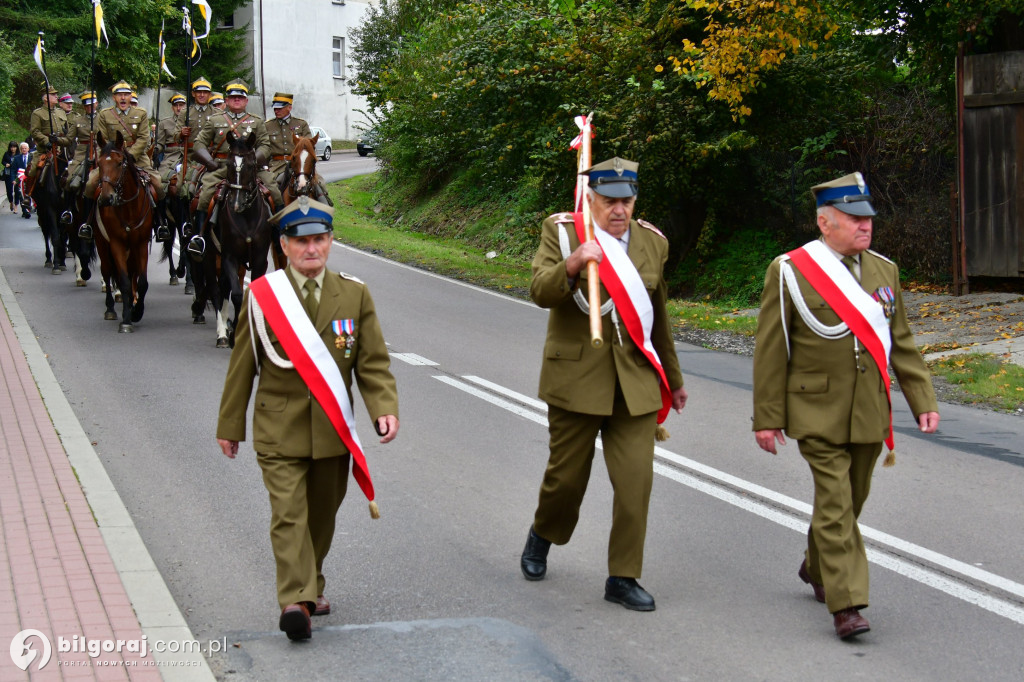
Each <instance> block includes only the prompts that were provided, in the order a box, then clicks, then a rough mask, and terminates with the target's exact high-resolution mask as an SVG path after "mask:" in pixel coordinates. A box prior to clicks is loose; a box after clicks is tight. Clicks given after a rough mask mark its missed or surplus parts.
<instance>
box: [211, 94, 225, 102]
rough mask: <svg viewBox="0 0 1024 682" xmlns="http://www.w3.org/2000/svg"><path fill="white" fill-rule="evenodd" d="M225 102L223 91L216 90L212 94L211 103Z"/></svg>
mask: <svg viewBox="0 0 1024 682" xmlns="http://www.w3.org/2000/svg"><path fill="white" fill-rule="evenodd" d="M223 103H224V93H222V92H215V93H213V94H212V95H210V104H213V105H217V104H223Z"/></svg>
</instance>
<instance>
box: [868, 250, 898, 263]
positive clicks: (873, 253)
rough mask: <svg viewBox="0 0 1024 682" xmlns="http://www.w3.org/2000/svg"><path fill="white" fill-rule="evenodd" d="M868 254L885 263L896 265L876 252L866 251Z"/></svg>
mask: <svg viewBox="0 0 1024 682" xmlns="http://www.w3.org/2000/svg"><path fill="white" fill-rule="evenodd" d="M868 253H870V254H871V255H872V256H877V257H878V258H881V259H882V260H884V261H885V262H886V263H892V264H893V265H896V263H894V262H893V261H892V260H890V259H888V258H886V257H885V256H883V255H882V254H880V253H878V252H877V251H872V250H871V249H868Z"/></svg>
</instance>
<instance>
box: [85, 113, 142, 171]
mask: <svg viewBox="0 0 1024 682" xmlns="http://www.w3.org/2000/svg"><path fill="white" fill-rule="evenodd" d="M96 123H97V127H98V128H99V131H100V132H101V133H103V139H104V140H105V141H106V142H112V141H114V140H116V139H117V134H118V133H121V136H122V137H123V138H124V144H125V147H126V148H127V149H128V153H129V154H131V155H132V159H134V160H135V165H136V166H138V167H139V168H143V169H145V170H152V168H153V160H152V159H150V158H149V154H147V153H146V150H147V149H148V148H149V114H147V113H146V110H145V109H143V108H141V107H133V106H129V107H128V109H127V110H125V112H124V113H120V110H119V109H118V108H117V107H107V108H106V109H103V110H101V111H100V113H99V115H98V116H97V118H96Z"/></svg>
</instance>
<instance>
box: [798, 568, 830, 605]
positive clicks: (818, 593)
mask: <svg viewBox="0 0 1024 682" xmlns="http://www.w3.org/2000/svg"><path fill="white" fill-rule="evenodd" d="M796 574H797V575H798V576H800V580H803V581H804V582H805V583H807V584H808V585H810V586H811V589H812V590H814V598H815V599H817V600H818V601H820V602H821V603H822V604H824V603H825V586H824V585H819V584H818V583H816V582H814V581H813V580H811V574H810V573H808V572H807V559H804V562H803V563H802V564H800V570H799V571H797V573H796Z"/></svg>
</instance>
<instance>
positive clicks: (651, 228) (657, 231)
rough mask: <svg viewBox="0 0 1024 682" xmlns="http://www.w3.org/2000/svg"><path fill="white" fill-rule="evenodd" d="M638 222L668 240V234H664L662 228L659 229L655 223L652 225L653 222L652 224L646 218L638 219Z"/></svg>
mask: <svg viewBox="0 0 1024 682" xmlns="http://www.w3.org/2000/svg"><path fill="white" fill-rule="evenodd" d="M636 223H637V225H639V226H640V227H645V228H647V229H648V230H650V231H651V232H653V233H654V234H656V235H658V236H659V237H661V238H662V239H664V240H666V241H667V240H668V237H666V236H665V235H664V234H662V233H661V230H659V229H658V228H656V227H655V226H654V225H651V224H650V223H649V222H647V221H646V220H637V221H636Z"/></svg>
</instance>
